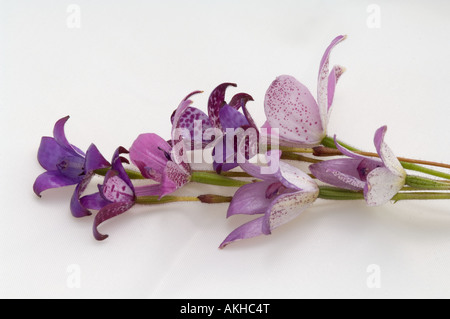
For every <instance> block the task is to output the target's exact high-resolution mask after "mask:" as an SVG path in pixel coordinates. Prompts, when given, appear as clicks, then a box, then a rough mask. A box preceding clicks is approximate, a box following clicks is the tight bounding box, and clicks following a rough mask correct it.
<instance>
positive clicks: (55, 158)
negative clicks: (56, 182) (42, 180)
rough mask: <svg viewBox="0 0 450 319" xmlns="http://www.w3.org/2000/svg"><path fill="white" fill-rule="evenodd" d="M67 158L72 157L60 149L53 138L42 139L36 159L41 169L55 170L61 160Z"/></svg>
mask: <svg viewBox="0 0 450 319" xmlns="http://www.w3.org/2000/svg"><path fill="white" fill-rule="evenodd" d="M69 156H73V153H72V152H69V151H67V150H66V149H65V148H63V147H61V145H59V144H58V143H57V142H56V140H55V139H54V138H53V137H48V136H44V137H42V139H41V144H40V145H39V150H38V155H37V157H38V161H39V164H41V166H42V167H43V168H45V169H46V170H48V171H53V170H57V165H58V164H59V163H60V162H61V159H62V158H64V157H69Z"/></svg>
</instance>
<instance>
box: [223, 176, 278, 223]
mask: <svg viewBox="0 0 450 319" xmlns="http://www.w3.org/2000/svg"><path fill="white" fill-rule="evenodd" d="M271 184H273V181H268V182H256V183H251V184H247V185H244V186H242V187H240V188H239V189H238V190H237V191H236V193H235V194H234V195H233V199H232V200H231V203H230V206H229V207H228V211H227V217H230V216H232V215H236V214H246V215H253V214H264V213H265V211H266V210H267V207H268V206H269V205H270V203H271V202H272V199H271V198H267V196H266V191H267V189H268V188H269V187H270V185H271Z"/></svg>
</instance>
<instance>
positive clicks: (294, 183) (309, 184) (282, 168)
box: [268, 151, 319, 193]
mask: <svg viewBox="0 0 450 319" xmlns="http://www.w3.org/2000/svg"><path fill="white" fill-rule="evenodd" d="M270 153H271V152H270V151H269V152H268V156H270ZM279 174H280V178H279V180H280V182H281V183H282V184H283V185H284V186H285V187H287V188H290V189H294V190H303V191H304V192H312V193H313V192H316V191H318V190H319V188H318V186H317V184H316V182H314V180H313V179H312V178H311V177H309V175H308V174H306V173H305V172H303V171H302V170H300V169H299V168H297V167H295V166H292V165H289V164H288V163H286V162H279Z"/></svg>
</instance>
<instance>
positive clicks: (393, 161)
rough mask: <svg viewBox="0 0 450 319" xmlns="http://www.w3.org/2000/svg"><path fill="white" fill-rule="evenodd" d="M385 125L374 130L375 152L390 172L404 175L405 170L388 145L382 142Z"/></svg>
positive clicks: (385, 129)
mask: <svg viewBox="0 0 450 319" xmlns="http://www.w3.org/2000/svg"><path fill="white" fill-rule="evenodd" d="M386 131H387V126H382V127H380V128H379V129H378V130H377V131H376V132H375V137H374V144H375V148H376V149H377V153H378V155H379V156H380V158H381V160H382V161H383V163H384V165H385V166H386V168H387V169H388V170H390V171H391V173H393V174H396V175H398V176H402V177H406V172H405V170H404V169H403V166H402V164H401V163H400V161H399V160H398V158H397V157H396V156H395V155H394V153H393V152H392V150H391V149H390V148H389V146H388V145H387V144H386V143H385V142H384V135H385V134H386Z"/></svg>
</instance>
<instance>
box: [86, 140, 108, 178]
mask: <svg viewBox="0 0 450 319" xmlns="http://www.w3.org/2000/svg"><path fill="white" fill-rule="evenodd" d="M110 166H111V164H110V163H109V162H108V161H107V160H106V159H105V158H104V157H103V155H102V154H101V153H100V151H99V150H98V148H97V146H95V145H94V144H91V145H90V146H89V148H88V150H87V151H86V158H85V164H84V171H85V172H86V173H89V172H93V171H95V170H96V169H100V168H107V167H110Z"/></svg>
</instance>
